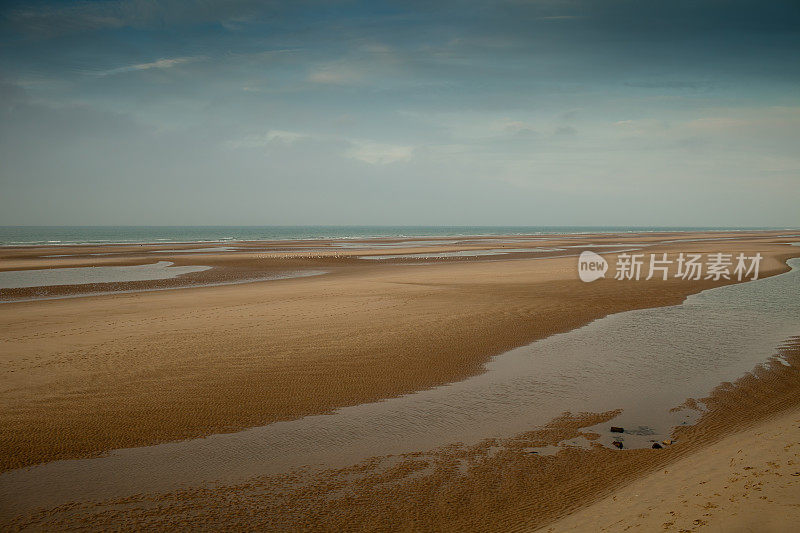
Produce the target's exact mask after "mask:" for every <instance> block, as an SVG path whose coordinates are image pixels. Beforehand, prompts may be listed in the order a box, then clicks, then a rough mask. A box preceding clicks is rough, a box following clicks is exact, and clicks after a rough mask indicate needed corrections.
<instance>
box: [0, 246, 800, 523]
mask: <svg viewBox="0 0 800 533" xmlns="http://www.w3.org/2000/svg"><path fill="white" fill-rule="evenodd" d="M674 237H682V238H685V237H686V236H685V235H684V236H680V235H677V236H658V237H655V236H652V235H647V236H624V237H615V238H611V237H607V236H601V237H596V238H595V239H594V240H592V237H591V236H589V237H586V242H595V243H603V242H606V243H607V242H613V243H618V242H620V243H621V242H623V240H624V239H627V240H628V242H645V239H647V240H648V242H650V243H653V244H654V245H653V246H652V247H650V248H647V249H646V250H644V251H645V252H646V253H661V252H664V251H666V252H669V253H675V252H703V253H706V252H718V251H724V252H735V253H738V252H740V251H742V252H746V253H748V254H752V253H754V252H761V253H762V254H764V255H765V256H766V257H767V259H766V260H765V262H764V263H763V264H762V276H766V275H771V274H776V273H779V272H782V271H785V270H786V269H787V267H786V265H785V259H786V258H787V257H790V256H797V255H800V253H798V251H797V250H796V249H790V248H788V247H787V246H785V245H780V244H774V243H777V242H785V241H787V240H789V239H785V238H784V239H777V240H776V239H775V235H774V234H763V233H762V234H755V235H750V236H748V235H742V234H737V235H735V237H736V239H737V240H730V241H709V242H683V243H665V244H655V242H654V241H658V240H665V239H667V240H669V239H671V238H674ZM689 237H692V238H709V237H710V238H719V237H720V236H719V235H711V236H707V235H691V236H689ZM572 242H574V241H571V242H570V243H572ZM564 243H565V241H564V240H563V238H560V237H556V238H553V239H552V240H550V241H547V240H545V241H540V240H537V241H536V242H535V243H531V245H535V246H548V245H553V246H555V245H558V244H564ZM495 246H497V245H496V244H495V243H493V244H492V245H491V246H489V245H487V246H485V247H486V248H491V247H495ZM517 246H519V244H518V243H515V244H514V247H517ZM462 248H463V247H462ZM437 249H451V247H445V246H442V247H439V248H437ZM96 250H97V248H88V249H86V250H82V251H84V252H86V253H96ZM398 250H402V251H404V252H405V251H410V252H413V251H419V248H408V249H402V248H399V249H398ZM398 250H394V249H393V250H392V253H400V251H398ZM4 253H6V252H5V251H4ZM51 253H52V252H51ZM64 253H66V252H64ZM126 253H132V252H124V253H123V254H121V257H120V258H114V259H113V260H109V259H107V258H101V259H102V261H104V262H106V264H143V263H147V262H153V260H152V259H151V258H149V257H145V258H141V257H138V256H135V257H134V256H130V257H129V256H126V255H125V254H126ZM137 253H138V251H137ZM570 253H577V252H574V251H573V252H570ZM37 254H39V255H37ZM264 254H265V252H264V251H263V249H261V248H258V249H256V248H254V249H253V251H250V252H241V253H236V254H233V255H225V254H209V255H206V256H204V257H202V258H201V257H194V256H193V257H177V256H174V257H172V256H170V257H169V259H170V260H175V262H176V263H178V264H208V265H213V266H216V267H217V268H215V269H214V270H215V271H218V272H222V273H223V274H222V275H223V276H229V278H227V279H238V278H237V277H236V276H248V275H252V273H253V272H262V271H276V270H280V269H282V268H286V265H290V266H291V268H298V267H302V268H319V267H320V266H324V267H325V268H327V269H328V270H330V272H331V273H330V274H328V275H325V276H319V277H315V278H305V279H295V280H283V281H273V282H262V283H250V284H243V285H228V286H221V287H205V288H193V289H191V290H176V291H162V292H143V293H132V294H115V295H107V296H91V297H82V298H73V299H65V300H54V301H33V302H18V303H11V304H3V305H0V339H2V340H0V343H1V344H0V375H2V390H0V404H2V406H3V409H2V410H0V453H1V454H2V455H0V470H7V469H11V468H18V467H21V466H25V465H32V464H36V463H41V462H47V461H51V460H54V459H63V458H75V457H85V456H90V455H94V454H98V453H102V452H104V451H107V450H110V449H114V448H120V447H130V446H143V445H148V444H153V443H157V442H163V441H166V440H175V439H184V438H189V437H195V436H201V435H208V434H212V433H219V432H230V431H236V430H239V429H241V428H245V427H249V426H255V425H263V424H267V423H270V422H274V421H277V420H285V419H292V418H297V417H301V416H304V415H308V414H315V413H323V412H328V411H330V410H332V409H335V408H336V407H340V406H344V405H355V404H359V403H364V402H369V401H374V400H377V399H380V398H386V397H391V396H396V395H399V394H403V393H407V392H411V391H415V390H420V389H424V388H428V387H431V386H435V385H438V384H442V383H447V382H452V381H457V380H460V379H463V378H464V377H466V376H469V375H473V374H475V373H477V372H480V371H481V368H482V364H483V363H484V362H485V361H486V360H487V359H488V358H490V357H491V356H493V355H496V354H498V353H501V352H503V351H506V350H508V349H511V348H513V347H516V346H520V345H523V344H527V343H529V342H531V341H533V340H536V339H538V338H543V337H545V336H548V335H551V334H553V333H556V332H561V331H566V330H569V329H573V328H576V327H579V326H581V325H583V324H586V323H588V322H590V321H592V320H594V319H596V318H599V317H602V316H605V315H607V314H610V313H614V312H618V311H622V310H627V309H635V308H644V307H653V306H661V305H670V304H675V303H678V302H680V301H682V299H683V298H685V297H686V296H687V295H688V294H692V293H696V292H699V291H701V290H703V289H706V288H709V287H712V286H717V285H720V284H721V283H725V282H712V281H699V282H686V281H676V280H670V281H666V282H662V281H650V282H644V281H640V282H628V283H625V282H615V281H613V280H601V281H597V282H594V283H591V284H584V283H582V282H580V281H579V280H577V273H576V261H575V258H574V257H561V258H559V257H552V258H548V259H538V258H537V259H534V258H522V259H514V260H510V259H499V260H498V259H496V258H490V259H471V260H454V261H440V262H437V263H436V264H429V265H409V264H405V263H407V262H404V261H396V262H390V263H387V264H374V263H372V262H370V263H371V264H363V263H364V262H359V261H358V260H357V259H355V258H352V257H339V256H340V255H341V253H340V252H338V251H337V252H334V253H332V254H331V255H330V256H325V257H317V256H314V257H308V258H303V257H300V256H301V255H302V253H301V254H298V255H297V256H291V257H282V258H280V259H275V258H274V257H273V255H274V254H268V255H267V256H265V255H264ZM40 255H41V252H40V251H37V250H15V251H13V253H7V255H6V256H3V257H2V259H3V260H4V261H6V260H7V261H9V263H4V265H6V264H12V263H11V262H12V261H13V264H12V266H11V267H9V268H47V267H53V266H67V265H66V264H64V263H62V262H59V261H54V260H53V259H42V258H41V257H40ZM184 255H186V254H184ZM351 255H352V254H351ZM553 255H557V254H553ZM562 255H563V254H562ZM539 256H541V254H537V255H536V257H539ZM531 257H533V256H531ZM159 259H162V257H159ZM68 260H69V266H83V265H88V264H96V263H95V259H93V258H86V257H83V258H81V257H79V258H77V259H76V258H68ZM231 272H233V274H231ZM201 281H202V280H201ZM145 288H146V286H145ZM81 290H83V289H81V288H77V289H76V288H67V289H65V293H72V292H80V291H81ZM777 370H778V371H779V370H780V369H777ZM784 378H785V376H784ZM787 379H788V378H787ZM795 385H796V384H795ZM793 386H794V385H793ZM773 392H774V391H773V390H772V389H770V390H769V391H766V392H763V393H762V397H763V398H762V400H763V401H762V402H761V404H760V409H761V410H764V411H765V412H775V411H778V410H781V409H784V408H785V406H784V404H780V405H778V406H773V407H769V406H770V405H771V404H769V401H771V400H770V398H772V397H773V396H774V394H773ZM796 392H797V390H795V396H797V394H796ZM783 401H784V403H786V401H788V400H786V399H785V398H784V400H783ZM726 409H727V411H730V406H728V407H727V408H726ZM726 409H722V408H721V409H719V410H717V411H714V412H715V413H716V415H715V417H716V418H714V420H716V421H711V422H707V423H706V425H705V426H703V425H698V426H697V427H698V428H706V429H704V430H702V431H704V432H705V433H703V434H702V435H701V437H698V440H697V443H696V444H692V442H694V441H692V439H691V438H690V437H688V436H685V437H682V439H681V445H680V446H675V447H673V448H672V449H670V450H666V451H665V453H661V454H660V455H654V454H653V453H652V452H651V451H649V450H632V451H628V452H626V453H625V454H619V453H615V452H613V451H611V450H605V449H604V450H595V451H593V452H591V453H589V452H582V451H573V450H567V451H565V452H563V453H560V454H559V455H558V456H555V457H553V458H540V459H541V461H540V462H538V463H530V461H529V459H530V458H529V457H522V456H520V454H516V455H514V453H513V450H515V449H516V450H519V449H521V448H522V447H525V446H530V445H531V443H532V442H533V443H536V444H537V445H541V444H547V443H552V444H554V443H556V442H558V441H559V440H562V439H563V438H568V437H569V436H574V435H578V434H579V433H580V427H583V426H585V425H587V424H588V423H590V422H597V421H600V420H602V419H605V418H608V417H610V416H611V414H605V415H603V414H596V415H585V416H584V415H580V416H576V417H566V418H564V419H563V420H557V421H554V422H553V425H552V426H551V427H550V428H549V429H547V430H546V431H544V430H543V431H544V433H542V432H536V433H535V434H534V433H532V434H530V435H524V436H520V437H518V438H517V439H516V440H515V439H510V440H508V441H507V442H502V443H484V445H483V446H482V447H476V448H474V449H456V448H454V449H450V450H444V451H442V450H440V451H435V452H429V453H427V454H425V457H422V458H421V459H419V460H418V459H415V458H407V459H406V460H404V461H402V462H401V463H400V464H398V465H395V466H394V467H393V469H392V468H389V469H386V468H379V466H380V464H379V463H380V461H378V462H377V463H375V464H367V465H361V466H359V467H354V468H355V469H356V471H359V472H363V473H366V474H367V475H366V476H364V478H363V479H365V480H366V481H364V480H363V479H362V483H361V484H356V487H357V488H358V490H357V491H356V492H355V493H353V494H351V496H350V497H347V498H331V494H334V495H340V494H341V491H343V490H344V489H346V486H345V485H346V483H345V482H344V481H343V479H344V478H347V479H349V478H350V477H352V475H353V472H352V471H348V472H333V473H329V477H326V478H324V479H322V478H320V479H317V478H314V479H310V480H305V481H304V484H298V483H297V481H298V480H297V479H282V480H275V479H271V480H265V481H261V482H254V483H253V484H250V485H248V487H246V490H245V489H243V488H242V487H233V488H229V489H226V490H217V491H211V490H208V491H204V490H201V489H197V490H195V491H189V492H187V493H182V494H179V495H174V494H173V495H148V496H143V497H142V498H141V499H136V498H134V500H133V501H132V506H131V507H130V508H126V507H125V506H121V507H120V506H117V505H115V506H114V507H113V510H114V512H111V510H109V509H108V508H104V507H100V508H99V510H103V509H104V510H105V511H107V512H106V514H104V515H103V516H104V517H105V518H104V519H103V520H105V519H108V520H109V521H108V522H103V521H102V520H100V518H98V516H97V515H95V513H94V512H91V513H89V514H88V515H87V514H85V513H86V512H88V511H86V510H85V509H84V508H82V507H81V506H77V507H75V508H72V509H71V510H69V512H64V510H62V512H61V513H59V514H56V515H55V517H54V518H53V519H54V520H55V522H53V524H52V525H58V524H59V522H58V521H59V520H66V521H67V522H71V523H72V524H73V525H74V524H75V522H74V521H72V520H78V521H81V520H83V519H88V518H89V517H91V519H92V520H94V522H93V523H94V524H96V525H97V526H98V527H101V526H102V525H104V524H105V525H107V526H112V525H119V524H120V523H127V524H128V525H133V524H139V525H142V524H145V525H150V526H155V525H158V526H159V527H162V526H169V525H172V526H176V525H177V526H180V522H179V520H180V519H181V518H183V519H187V520H190V519H191V517H197V516H204V517H205V519H207V520H209V521H210V522H209V523H214V520H217V522H216V524H217V525H218V526H220V527H222V526H230V527H236V526H241V527H246V526H255V527H287V526H290V525H291V526H295V527H296V526H298V525H301V526H302V525H304V526H317V527H340V526H343V525H346V524H350V525H356V526H359V527H367V528H369V527H386V526H388V525H396V526H399V527H401V528H402V527H418V528H439V527H445V528H448V529H450V528H452V529H456V528H462V527H472V528H489V529H509V528H512V527H514V528H517V527H525V528H530V527H536V526H540V525H543V524H546V523H547V522H548V521H551V520H553V519H555V518H557V517H559V516H562V515H563V514H564V513H566V512H568V511H570V510H573V509H574V508H577V507H579V506H580V505H582V504H585V503H586V502H588V501H591V500H592V499H594V498H596V497H598V496H602V495H603V494H606V493H608V491H609V490H611V489H612V488H614V487H618V486H619V485H620V484H621V483H623V482H624V481H625V480H628V479H630V478H632V477H635V476H639V475H641V473H642V472H643V471H647V470H648V469H652V468H655V467H657V466H661V464H662V463H663V464H666V462H668V461H670V460H674V458H677V457H679V456H681V455H682V454H683V453H688V451H691V450H693V449H695V448H698V447H700V446H701V445H705V444H707V443H708V441H709V439H711V438H712V437H713V438H716V435H722V434H724V433H726V432H730V431H731V430H732V429H735V427H736V424H738V423H739V422H738V421H737V420H738V419H737V420H731V421H728V422H724V423H723V422H720V421H724V420H725V417H724V416H723V415H724V413H725V412H727V411H726ZM758 412H759V411H758V410H754V411H753V412H752V413H750V415H751V416H750V419H751V420H752V419H755V418H757V414H758ZM738 414H742V415H744V414H746V413H741V412H740V413H738ZM745 418H746V417H745ZM715 424H716V425H715ZM708 428H711V429H708ZM696 431H701V429H697V430H696ZM520 439H521V440H520ZM498 446H499V447H500V448H501V449H503V450H510V451H508V453H505V452H503V453H495V452H493V453H492V454H489V453H488V450H489V449H490V448H491V449H494V447H498ZM680 450H685V451H686V452H681V451H680ZM573 454H576V455H574V456H573ZM645 454H646V455H645ZM456 457H461V458H462V459H464V460H468V461H469V460H471V461H473V462H474V464H475V468H476V470H475V471H474V472H472V473H471V474H470V476H468V477H467V478H463V477H460V476H459V473H460V470H459V467H458V465H459V464H461V462H459V461H456V460H455V459H454V458H456ZM469 458H472V459H469ZM654 458H655V459H654ZM521 461H522V462H521ZM525 461H527V462H525ZM423 463H424V464H423ZM375 469H377V470H375ZM430 469H432V470H430ZM417 470H419V471H423V473H424V472H428V473H430V472H432V474H431V475H419V476H418V477H414V478H413V479H412V480H411V482H408V481H407V480H404V479H405V474H407V473H409V472H412V471H417ZM577 472H580V474H579V475H578V474H576V473H577ZM387 476H388V478H387ZM356 478H358V476H356ZM387 479H389V480H392V479H395V480H399V481H400V482H399V483H395V484H391V483H390V484H387V483H386V480H387ZM465 479H466V481H465ZM609 480H614V481H609ZM259 483H260V484H259ZM276 487H281V489H280V490H279V491H278V492H281V495H280V497H278V496H276V494H275V491H276ZM287 487H289V488H287ZM298 487H300V488H298ZM302 487H305V488H302ZM251 489H252V490H254V491H255V492H250V493H248V492H247V490H251ZM259 491H261V492H259ZM231 494H234V495H236V498H237V501H239V502H240V504H237V505H231V504H230V502H228V499H229V496H230V495H231ZM320 495H322V496H323V497H322V498H321V499H320ZM284 497H285V498H289V499H288V500H286V499H284ZM153 501H155V502H158V505H159V506H160V507H157V508H154V507H153V504H152V502H153ZM223 501H225V502H228V503H225V504H222V503H221V502H223ZM143 502H144V503H143ZM129 503H130V502H129ZM220 506H222V507H224V508H226V509H228V511H227V512H225V513H221V512H220ZM206 512H208V513H209V514H208V515H207V516H206V515H205V514H204V513H206ZM198 513H199V514H198ZM253 514H255V515H257V517H258V516H260V517H262V518H263V517H264V516H269V519H270V520H271V522H269V523H263V522H258V521H257V520H256V521H255V522H253V521H252V519H253V516H252V515H253ZM244 517H249V518H248V520H250V521H247V520H245V519H244ZM504 517H505V518H504ZM41 518H42V517H39V518H38V519H33V522H29V523H32V524H38V525H39V526H41V525H42V524H44V523H46V521H45V522H40V520H41ZM27 520H31V517H28V518H25V519H21V521H20V522H17V524H18V525H20V524H22V523H25V522H26V521H27ZM98 520H99V521H98ZM364 520H367V521H366V522H365V521H364ZM67 522H60V524H61V525H65V524H66V523H67Z"/></svg>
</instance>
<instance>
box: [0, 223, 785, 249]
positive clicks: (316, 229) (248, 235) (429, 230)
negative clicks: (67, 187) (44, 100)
mask: <svg viewBox="0 0 800 533" xmlns="http://www.w3.org/2000/svg"><path fill="white" fill-rule="evenodd" d="M731 229H736V230H754V229H785V228H714V227H686V228H675V227H658V226H646V227H645V226H643V227H635V226H0V246H21V245H31V244H52V245H59V244H104V243H106V244H108V243H159V242H226V241H261V240H270V241H271V240H276V241H282V240H308V239H367V238H373V237H384V238H386V237H455V236H462V235H537V234H547V233H560V234H576V233H588V232H602V233H617V232H633V231H675V230H682V231H701V230H702V231H715V230H719V231H723V230H731Z"/></svg>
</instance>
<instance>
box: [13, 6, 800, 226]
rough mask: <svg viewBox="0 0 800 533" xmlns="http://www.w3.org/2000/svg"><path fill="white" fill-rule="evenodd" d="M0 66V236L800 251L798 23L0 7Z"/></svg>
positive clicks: (736, 15)
mask: <svg viewBox="0 0 800 533" xmlns="http://www.w3.org/2000/svg"><path fill="white" fill-rule="evenodd" d="M765 4H766V5H765ZM0 47H1V48H0V50H2V52H0V106H2V107H1V108H0V113H2V119H0V120H1V122H0V188H1V190H0V224H45V225H47V224H254V225H258V224H451V225H456V224H467V225H469V224H509V225H511V224H517V225H525V224H531V225H543V224H552V225H570V224H574V225H610V224H619V225H676V226H680V225H715V226H716V225H732V226H736V225H757V226H800V209H798V207H797V204H798V200H800V153H799V152H800V151H798V148H797V147H798V145H800V4H798V3H797V2H796V1H775V2H753V1H747V2H744V1H739V2H736V1H725V2H723V1H692V2H688V1H671V2H663V1H657V2H656V1H643V0H639V1H609V0H591V1H590V0H538V1H536V0H533V1H522V0H514V1H499V2H466V1H455V2H435V3H431V2H356V1H352V2H316V1H314V2H308V1H297V2H253V1H249V0H238V1H225V2H224V1H218V0H205V1H198V2H176V1H165V2H154V1H138V2H137V1H134V2H117V1H101V2H88V1H87V2H24V3H14V2H5V3H3V6H2V8H0Z"/></svg>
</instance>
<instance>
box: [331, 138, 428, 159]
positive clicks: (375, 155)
mask: <svg viewBox="0 0 800 533" xmlns="http://www.w3.org/2000/svg"><path fill="white" fill-rule="evenodd" d="M351 143H352V146H351V147H350V148H349V149H348V150H347V151H346V152H345V156H346V157H349V158H351V159H356V160H358V161H362V162H364V163H369V164H370V165H389V164H391V163H398V162H401V161H408V160H409V159H411V155H412V153H413V152H414V149H413V147H411V146H404V145H397V144H380V143H374V142H369V141H351Z"/></svg>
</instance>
